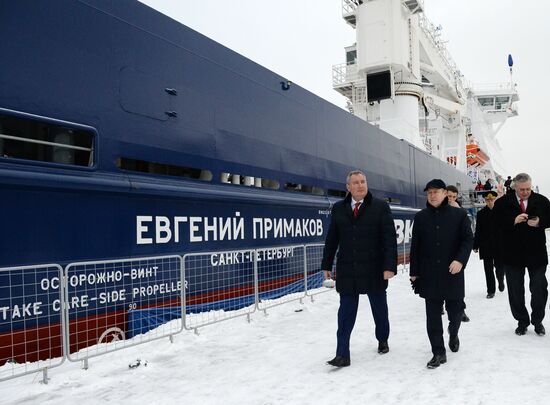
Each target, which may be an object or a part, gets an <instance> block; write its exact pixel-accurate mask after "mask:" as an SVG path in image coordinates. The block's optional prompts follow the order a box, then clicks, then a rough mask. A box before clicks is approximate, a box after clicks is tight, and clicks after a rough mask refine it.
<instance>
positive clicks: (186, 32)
mask: <svg viewBox="0 0 550 405" xmlns="http://www.w3.org/2000/svg"><path fill="white" fill-rule="evenodd" d="M0 36H1V37H2V42H1V43H0V50H1V52H2V55H4V57H5V58H6V63H2V64H1V65H0V89H1V91H0V134H2V135H7V137H3V138H0V193H1V195H2V207H3V212H4V216H3V221H2V232H1V233H0V246H2V254H1V255H0V268H9V267H16V266H28V265H33V266H35V265H40V264H48V263H56V264H58V265H60V266H62V267H66V266H67V265H69V264H70V263H75V262H83V261H101V260H113V259H120V258H138V257H149V256H160V255H179V256H183V255H185V254H187V253H193V252H211V251H222V250H232V249H243V248H245V249H253V248H257V247H267V246H281V245H291V244H306V243H314V242H318V243H319V242H321V243H322V242H323V241H324V235H325V232H326V230H327V227H328V223H329V220H330V218H329V214H330V207H331V206H332V204H333V203H334V202H335V201H337V200H338V198H339V197H338V196H339V195H342V194H343V193H344V192H345V186H344V184H343V182H344V179H345V177H346V175H347V173H348V172H349V171H350V170H352V169H357V168H359V169H362V170H363V171H364V172H365V173H367V177H368V181H369V189H370V191H371V192H372V193H373V194H374V195H375V196H377V197H379V198H384V199H386V200H388V201H391V202H395V203H398V204H399V206H394V207H393V212H394V215H395V218H396V229H397V237H398V239H399V238H400V243H401V245H400V246H402V247H403V244H406V243H407V241H408V236H407V232H409V231H410V225H411V219H412V216H413V215H414V212H415V209H416V208H418V207H422V206H423V205H424V203H425V197H424V194H423V191H422V189H423V186H424V184H425V183H426V181H427V180H429V179H431V178H434V177H440V178H443V179H445V180H446V181H447V182H448V183H449V184H458V185H460V188H461V189H468V188H471V182H470V179H469V178H468V177H467V176H466V175H465V174H463V173H460V172H458V171H456V170H455V169H454V168H452V167H451V166H449V165H447V164H445V163H444V162H441V161H439V160H437V159H434V158H432V157H431V156H429V155H427V154H426V153H425V152H423V151H420V150H419V149H417V148H415V147H414V146H412V145H410V144H408V143H407V142H404V141H402V140H398V139H396V138H394V137H392V136H390V135H388V134H386V133H384V132H382V131H380V130H379V129H378V128H376V127H374V126H371V125H369V124H368V123H365V122H363V121H362V120H360V119H358V118H356V117H354V116H352V115H350V114H349V113H347V112H345V111H344V110H342V109H340V108H337V107H336V106H334V105H332V104H330V103H328V102H326V101H324V100H322V99H320V98H319V97H317V96H315V95H313V94H311V93H309V92H307V91H306V90H304V89H302V88H301V87H300V86H298V85H296V84H293V85H292V86H291V88H290V89H288V90H286V91H285V90H283V89H282V87H281V85H280V83H281V81H284V80H285V79H284V78H282V77H281V76H279V75H277V74H275V73H273V72H270V71H269V70H267V69H265V68H263V67H262V66H259V65H257V64H255V63H254V62H252V61H250V60H248V59H246V58H244V57H243V56H241V55H238V54H237V53H235V52H233V51H231V50H229V49H227V48H225V47H223V46H221V45H219V44H217V43H215V42H214V41H212V40H210V39H208V38H206V37H204V36H203V35H201V34H199V33H197V32H195V31H193V30H191V29H189V28H187V27H185V26H183V25H181V24H179V23H177V22H175V21H173V20H171V19H169V18H167V17H165V16H163V15H161V14H160V13H158V12H156V11H154V10H152V9H150V8H148V7H147V6H145V5H143V4H140V3H138V2H135V1H131V0H119V1H116V2H113V1H105V0H103V1H100V0H78V1H74V0H59V1H56V2H36V1H30V0H20V1H17V2H4V3H3V4H2V5H1V6H0ZM28 128H33V131H34V132H33V133H35V135H32V136H30V135H28V134H27V133H26V130H27V129H28ZM60 129H62V131H61V132H62V133H61V136H57V135H52V137H51V138H49V137H47V136H44V137H41V136H42V135H40V134H42V133H45V132H47V133H48V134H53V133H56V131H59V130H60ZM37 134H38V135H37ZM48 136H49V135H48ZM78 137H79V138H78ZM73 138H78V139H73ZM63 139H71V142H72V140H74V143H70V145H72V146H74V145H76V146H77V147H78V148H80V149H74V150H71V149H70V148H69V149H67V148H65V149H64V147H63V146H61V147H60V146H59V144H60V143H62V140H63ZM84 144H86V145H85V146H82V145H84ZM36 145H38V146H36ZM40 148H43V149H40ZM48 148H50V149H51V150H50V149H48ZM60 149H62V151H61V152H59V150H60ZM66 150H71V152H70V153H68V154H67V153H65V154H64V152H63V151H66ZM73 152H74V155H71V154H72V153H73ZM79 153H80V154H83V153H84V154H87V155H85V157H84V158H82V156H81V155H80V157H79V155H78V154H79ZM69 155H70V156H69ZM60 156H61V157H60ZM67 156H68V157H67ZM75 156H76V157H75ZM128 162H129V163H128ZM144 167H145V168H146V169H145V170H143V168H144ZM174 173H176V175H174ZM182 173H183V175H182ZM193 173H195V174H196V175H194V174H193ZM197 173H200V176H199V175H198V174H197ZM203 173H206V174H208V175H207V176H205V177H203V176H202V174H203ZM227 173H233V174H235V173H237V174H239V175H241V176H249V177H253V178H256V179H263V180H261V181H260V183H261V184H262V185H263V184H266V185H269V186H266V187H248V186H244V185H236V184H227V183H226V182H224V181H223V180H222V179H223V178H224V175H226V174H227ZM267 179H268V180H269V181H268V182H265V183H263V181H264V180H267ZM273 185H277V186H273ZM400 235H401V236H400ZM407 251H408V249H407V246H405V248H404V249H403V248H402V252H403V253H402V254H401V257H400V260H401V262H406V261H407V257H406V256H407V253H406V252H407ZM281 263H283V264H284V260H283V261H282V262H281ZM174 271H176V270H174ZM199 271H200V270H198V269H196V270H195V273H197V272H199ZM318 271H319V269H315V272H317V273H318ZM191 272H192V273H193V269H191ZM315 272H312V277H314V273H315ZM10 274H11V276H10V277H11V278H10V277H7V273H6V274H0V278H3V279H2V282H1V283H0V286H1V287H0V309H1V308H7V309H6V310H5V311H4V318H1V317H0V347H4V348H5V347H8V345H7V344H3V342H4V343H5V342H6V341H10V342H19V341H24V340H25V336H27V335H28V334H34V335H36V336H38V337H39V340H40V339H43V340H45V341H49V342H53V343H51V345H53V346H55V347H58V346H59V345H56V342H57V341H59V340H60V339H61V333H58V332H59V331H58V330H57V329H56V328H59V321H60V316H59V308H58V306H57V307H56V305H55V303H54V301H55V294H56V293H58V291H57V289H56V288H55V286H54V285H55V284H56V283H55V277H56V276H55V275H54V274H52V273H51V272H49V271H46V270H44V272H42V273H41V272H40V271H38V272H36V273H34V275H33V277H35V280H39V281H43V280H47V281H43V282H44V283H45V284H47V285H46V286H47V287H48V288H37V287H36V286H34V287H26V286H25V283H24V281H25V274H24V272H23V271H21V272H20V273H17V272H15V273H13V274H15V275H13V274H12V273H10ZM199 275H200V274H194V276H199ZM14 277H15V278H14ZM17 277H20V279H17ZM235 279H236V280H238V277H237V278H235ZM18 280H19V281H18ZM285 280H286V281H285V282H284V283H283V287H284V286H288V288H289V289H290V290H289V289H287V290H285V289H284V288H283V289H281V290H278V291H279V292H278V294H283V293H286V292H288V291H291V290H292V283H293V282H294V281H295V280H293V279H292V278H288V279H285ZM312 280H313V279H312ZM316 280H317V281H316V282H320V280H319V279H316ZM58 281H59V280H58ZM240 281H241V282H240V283H239V282H236V284H235V285H231V286H224V287H223V288H221V287H220V286H219V285H215V283H213V284H212V285H209V286H208V288H207V292H206V296H207V297H206V298H207V299H206V300H202V301H200V302H201V303H202V304H201V305H203V306H200V305H198V304H197V306H195V307H193V305H194V304H193V295H194V290H193V288H194V287H193V285H189V286H188V290H187V291H186V293H187V296H188V299H189V304H190V307H189V308H191V310H193V311H201V310H203V309H208V308H215V307H216V305H217V304H216V298H215V297H216V296H217V297H220V296H221V297H222V298H223V299H224V300H225V299H230V300H235V299H236V300H237V301H235V302H236V303H235V306H236V307H239V306H243V305H247V304H248V302H247V298H246V297H249V296H250V288H249V287H250V280H246V279H242V280H240ZM272 281H273V280H270V279H269V278H265V279H262V280H261V282H262V283H263V284H262V285H263V286H264V287H265V289H266V291H270V288H271V287H272V285H271V284H270V283H271V282H272ZM57 284H58V283H57ZM278 286H279V287H280V285H279V284H278ZM107 287H108V288H109V289H111V290H116V289H117V288H118V284H117V281H116V280H113V281H112V282H110V283H107ZM82 288H84V287H82ZM166 288H168V287H166ZM26 289H27V290H26ZM224 289H225V290H227V291H225V293H224V292H223V290H224ZM166 291H168V290H166ZM208 291H211V292H216V294H217V295H214V294H212V295H211V296H209V295H208ZM220 291H221V293H220ZM235 291H237V293H235ZM180 293H181V286H180V288H179V289H178V288H175V289H171V290H170V291H169V292H166V293H165V294H164V295H163V297H160V298H159V302H163V305H165V304H166V302H172V301H173V303H176V304H177V302H178V297H179V295H180ZM74 294H82V291H81V290H80V286H77V287H75V290H74ZM201 294H202V295H205V293H204V291H203V292H201ZM220 294H221V295H220ZM14 297H17V299H14ZM29 297H33V298H32V300H31V301H29ZM96 298H97V297H96ZM111 298H112V297H111ZM131 298H132V299H131V301H129V300H128V299H126V300H125V301H124V302H122V301H120V302H119V303H116V302H115V303H113V306H112V308H113V312H112V313H111V314H110V315H109V316H110V318H109V319H111V320H112V322H111V321H109V322H110V323H109V322H106V321H105V319H104V318H101V317H99V318H98V317H97V316H96V315H94V313H95V312H94V310H96V309H97V307H96V305H98V304H97V303H94V304H92V305H91V306H89V307H87V308H88V309H87V310H85V311H80V312H79V313H78V316H75V317H74V318H72V319H70V322H71V328H73V329H74V328H76V327H77V326H78V324H79V323H80V324H82V322H87V325H88V327H89V328H90V329H92V328H93V329H94V330H98V331H99V332H98V333H100V332H101V330H100V329H99V327H98V325H103V326H102V327H103V328H104V329H106V328H108V327H109V326H112V325H117V326H119V327H121V328H122V329H123V330H128V328H129V327H128V325H129V319H128V304H129V303H130V304H132V305H133V307H132V308H133V309H134V310H135V309H144V308H151V307H153V308H154V307H155V306H156V301H155V300H154V299H153V300H151V299H147V300H146V302H145V301H142V300H141V298H140V295H139V294H137V296H133V297H131ZM161 298H162V299H161ZM203 298H204V297H203ZM30 302H34V303H36V302H41V303H42V307H41V309H40V311H42V312H44V311H49V312H48V313H47V315H51V316H48V320H49V322H50V324H49V325H47V326H45V325H42V324H41V323H40V321H39V320H37V319H34V318H33V317H32V316H30V315H32V313H31V312H32V311H31V310H30V309H29V308H30V307H27V310H28V311H30V312H29V316H28V317H27V319H25V321H24V322H23V320H21V322H19V323H18V321H17V322H15V321H14V319H13V317H12V318H10V315H9V314H10V313H12V315H13V311H14V308H15V307H14V306H15V305H17V306H18V310H21V308H25V305H28V304H29V303H30ZM197 302H198V301H197ZM56 309H57V310H56ZM1 314H2V312H0V315H1ZM52 325H54V326H52ZM136 328H137V330H138V332H137V333H139V331H142V329H140V327H139V326H138V327H136ZM81 332H82V331H81ZM82 333H84V332H82ZM131 334H132V333H130V335H131ZM52 336H53V337H52ZM97 338H98V336H97V335H93V336H91V337H90V338H89V339H88V340H87V341H86V343H85V344H95V343H97ZM13 347H16V349H13ZM79 348H80V347H71V351H74V350H77V349H79ZM30 352H32V353H33V355H32V356H31V355H30V354H29V353H30ZM55 354H59V353H53V355H55ZM51 355H52V351H51V346H48V345H47V344H46V343H43V345H42V347H41V348H40V349H37V348H36V347H32V348H29V347H28V346H25V345H21V346H13V345H12V346H10V349H9V350H0V365H1V364H3V362H5V361H7V360H9V359H14V358H15V359H16V360H17V361H33V360H36V359H38V358H43V357H44V356H51Z"/></svg>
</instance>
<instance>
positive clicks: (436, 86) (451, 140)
mask: <svg viewBox="0 0 550 405" xmlns="http://www.w3.org/2000/svg"><path fill="white" fill-rule="evenodd" d="M342 16H343V18H344V20H345V21H346V23H348V24H349V25H350V26H351V27H353V28H354V29H355V32H356V42H355V43H354V44H352V45H350V46H347V47H346V48H345V52H346V62H345V63H342V64H338V65H335V66H333V70H332V73H333V88H334V89H335V90H336V91H338V92H339V93H340V94H342V95H344V96H345V97H346V98H347V104H348V109H349V111H350V112H351V113H352V114H354V115H356V116H357V117H359V118H361V119H363V120H366V121H368V122H370V123H372V124H374V125H376V126H377V127H379V128H380V129H382V130H384V131H386V132H388V133H390V134H391V135H393V136H395V137H397V138H399V139H404V140H406V141H408V142H409V143H411V144H413V145H415V146H416V147H418V148H421V149H423V150H425V151H426V152H427V153H429V154H431V155H433V156H435V157H437V158H439V159H441V160H442V161H445V162H447V163H448V164H450V165H453V166H455V167H456V168H457V169H458V170H460V171H462V172H465V173H468V175H469V176H470V177H471V179H472V182H473V183H476V182H477V181H478V180H480V181H482V182H484V181H486V180H487V179H492V180H494V181H496V183H499V182H502V181H503V178H505V177H506V174H507V170H506V168H505V164H504V163H503V158H502V155H501V148H500V145H499V143H498V140H497V138H496V136H497V133H498V132H499V130H500V129H501V128H502V126H503V125H504V123H505V121H506V120H507V119H508V118H511V117H515V116H517V115H518V109H517V102H518V101H519V96H518V92H517V89H516V84H515V83H514V82H513V79H512V65H513V60H512V57H511V55H510V56H509V57H508V64H509V66H510V81H509V82H507V83H498V84H489V85H479V86H474V85H471V84H469V83H468V82H467V81H466V79H465V78H464V75H463V74H462V73H461V72H460V70H459V69H458V66H457V64H456V62H455V61H454V60H453V58H452V56H451V55H450V53H449V51H448V50H447V47H446V45H445V44H446V41H445V40H444V39H443V38H442V27H441V26H436V25H434V24H433V23H431V22H430V21H429V20H428V18H427V17H426V15H425V13H424V2H423V0H342ZM457 186H459V189H460V188H461V187H460V185H457ZM464 188H465V187H464Z"/></svg>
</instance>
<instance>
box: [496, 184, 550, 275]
mask: <svg viewBox="0 0 550 405" xmlns="http://www.w3.org/2000/svg"><path fill="white" fill-rule="evenodd" d="M493 210H494V211H495V215H496V218H497V223H498V227H499V230H500V233H501V239H502V241H501V246H500V249H499V256H500V260H501V261H502V263H503V264H508V265H512V266H520V267H527V266H533V267H537V266H544V265H547V264H548V254H547V251H546V234H545V232H544V230H545V228H548V227H549V226H550V202H549V201H548V198H546V197H545V196H543V195H541V194H537V193H535V192H532V193H531V195H530V196H529V199H528V200H527V214H528V215H534V216H538V217H539V219H540V222H539V226H538V227H537V228H534V227H532V226H529V225H527V223H525V222H524V223H521V224H517V225H514V220H515V218H516V217H517V216H518V215H519V214H521V208H520V207H519V203H518V200H517V198H516V193H515V192H513V193H510V194H506V195H505V196H502V197H500V198H499V199H497V200H496V201H495V207H494V208H493Z"/></svg>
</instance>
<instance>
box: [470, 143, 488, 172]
mask: <svg viewBox="0 0 550 405" xmlns="http://www.w3.org/2000/svg"><path fill="white" fill-rule="evenodd" d="M488 161H489V156H487V154H486V153H485V152H483V151H482V150H481V148H480V147H479V145H477V144H475V143H469V144H467V145H466V162H467V163H468V166H474V167H477V166H483V165H484V164H485V163H487V162H488Z"/></svg>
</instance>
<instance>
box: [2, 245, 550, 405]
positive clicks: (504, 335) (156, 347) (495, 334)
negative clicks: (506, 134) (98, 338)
mask: <svg viewBox="0 0 550 405" xmlns="http://www.w3.org/2000/svg"><path fill="white" fill-rule="evenodd" d="M466 272H467V274H466V284H467V297H466V303H467V306H468V308H467V310H466V312H467V314H468V315H469V316H470V318H471V322H469V323H463V324H462V327H461V330H460V339H461V346H460V351H459V352H458V353H451V352H450V351H449V350H448V351H447V358H448V362H447V364H444V365H442V366H441V367H440V368H439V369H435V370H428V369H426V362H427V361H428V360H429V359H430V357H431V352H430V346H429V341H428V337H427V335H426V331H425V314H424V300H422V299H420V298H418V296H415V295H414V294H413V293H412V291H411V289H410V286H409V281H408V276H407V274H399V275H398V276H397V277H395V278H394V279H393V280H392V281H391V282H390V287H389V289H388V297H389V307H390V324H391V335H390V341H389V344H390V352H389V353H388V354H386V355H383V356H381V355H379V354H378V353H377V351H376V348H377V342H376V339H375V337H374V324H373V321H372V315H371V313H370V308H369V304H368V299H367V298H366V297H363V298H362V299H361V303H360V308H359V316H358V320H357V324H356V327H355V330H354V333H353V336H352V346H351V349H352V365H351V367H349V368H344V369H334V368H331V367H330V366H328V365H326V364H325V362H326V361H327V360H329V359H330V358H332V357H333V356H334V350H335V343H336V336H335V334H336V312H337V308H338V295H337V294H336V293H334V292H329V293H327V294H322V295H320V296H318V297H317V298H316V300H315V302H314V303H311V302H309V301H306V302H305V304H304V305H300V304H298V303H290V304H286V305H283V306H279V307H276V308H273V309H271V310H270V311H269V312H268V316H267V317H266V316H264V315H263V313H256V314H254V315H253V317H252V322H251V324H248V323H247V322H246V320H245V319H244V318H238V319H233V320H230V321H227V322H224V323H220V324H218V325H213V326H209V327H205V328H203V329H201V331H200V332H201V333H200V335H198V336H197V335H194V334H193V333H192V332H183V333H182V334H180V335H177V336H176V339H175V342H174V343H173V344H171V343H170V342H169V341H168V339H165V340H161V341H157V342H153V343H147V344H144V345H141V346H136V347H133V348H129V349H125V350H122V351H119V352H114V353H111V354H107V355H105V356H103V357H98V358H94V359H91V360H90V368H89V369H88V370H86V371H84V370H81V369H80V366H79V364H77V363H69V362H66V363H65V364H63V365H62V366H61V367H59V368H56V369H53V370H51V372H50V377H51V381H50V383H49V384H48V385H43V384H40V383H39V380H40V376H39V375H30V376H25V377H21V378H18V379H15V380H11V381H7V382H3V383H0V403H1V404H44V405H45V404H68V403H72V404H78V405H86V404H103V403H107V402H108V403H114V404H117V403H120V404H122V403H124V404H158V405H160V404H163V405H164V404H315V405H323V404H330V405H335V404H338V405H340V404H370V405H372V404H430V405H434V404H535V403H536V404H544V403H546V401H547V400H548V398H550V336H547V337H539V336H537V335H535V333H534V331H533V328H532V327H530V328H529V331H528V333H527V335H526V336H521V337H520V336H516V335H515V334H514V329H515V327H516V322H515V321H514V319H513V318H512V316H511V314H510V310H509V306H508V300H507V296H506V292H505V293H498V292H497V295H496V296H495V298H494V299H492V300H488V299H486V298H485V295H486V292H485V278H484V275H483V269H482V263H481V262H480V261H479V260H477V255H474V254H473V255H472V258H471V261H470V264H469V265H468V268H467V269H466ZM527 301H529V297H527ZM297 309H303V310H302V311H298V312H297V311H296V310H297ZM547 326H548V327H550V323H548V322H547ZM446 339H447V337H446ZM137 358H139V359H141V360H142V365H141V366H139V367H137V368H134V369H130V368H129V367H128V365H129V364H130V363H133V362H135V360H136V359H137ZM145 361H146V362H147V366H144V365H143V363H144V362H145Z"/></svg>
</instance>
